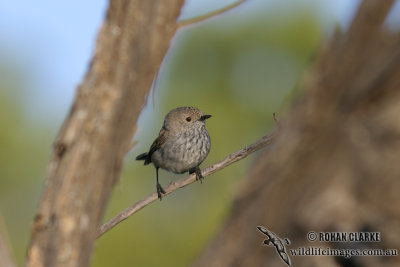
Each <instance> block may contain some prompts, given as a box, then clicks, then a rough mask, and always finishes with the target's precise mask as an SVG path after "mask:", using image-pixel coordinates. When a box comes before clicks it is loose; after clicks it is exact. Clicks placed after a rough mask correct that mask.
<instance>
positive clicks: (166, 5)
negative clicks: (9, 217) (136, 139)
mask: <svg viewBox="0 0 400 267" xmlns="http://www.w3.org/2000/svg"><path fill="white" fill-rule="evenodd" d="M182 4H183V0H171V1H162V0H151V1H141V0H129V1H127V0H111V1H110V4H109V7H108V11H107V16H106V20H105V22H104V24H103V26H102V28H101V30H100V33H99V36H98V40H97V46H96V51H95V54H94V57H93V59H92V61H91V64H90V69H89V71H88V73H87V75H86V77H85V78H84V80H83V82H82V84H81V85H80V86H79V87H78V90H77V94H76V97H75V100H74V103H73V105H72V108H71V110H70V112H69V114H68V116H67V118H66V120H65V122H64V124H63V126H62V128H61V130H60V132H59V134H58V137H57V138H56V141H55V144H54V151H53V154H52V156H51V159H50V162H49V164H48V175H47V180H46V184H45V188H44V193H43V196H42V199H41V202H40V205H39V208H38V212H37V215H36V217H35V220H34V224H33V228H32V238H31V242H30V246H29V249H28V252H27V261H26V266H30V267H33V266H35V267H38V266H52V267H53V266H88V265H89V262H90V255H91V252H92V248H93V244H94V242H95V240H96V234H97V229H98V226H99V223H100V219H101V216H102V214H103V211H104V209H105V206H106V203H107V201H108V199H109V196H110V192H111V189H112V187H113V185H114V184H115V183H116V182H117V180H118V177H119V174H120V172H121V166H122V162H123V158H124V156H125V154H126V152H127V149H128V147H129V143H130V140H131V138H132V136H133V133H134V131H135V125H136V120H137V117H138V115H139V113H140V111H141V109H142V106H143V105H144V102H145V99H146V95H147V93H148V91H149V89H150V87H151V83H152V80H153V77H154V75H155V73H156V70H157V69H158V67H159V66H160V63H161V61H162V58H163V57H164V55H165V53H166V51H167V48H168V47H169V42H170V40H171V38H172V36H173V34H174V32H175V30H176V19H177V17H178V15H179V12H180V8H181V5H182Z"/></svg>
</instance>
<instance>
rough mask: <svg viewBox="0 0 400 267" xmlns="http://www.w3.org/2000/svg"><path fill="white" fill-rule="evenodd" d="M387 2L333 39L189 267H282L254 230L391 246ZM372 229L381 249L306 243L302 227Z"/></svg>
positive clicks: (394, 125)
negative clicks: (222, 220)
mask: <svg viewBox="0 0 400 267" xmlns="http://www.w3.org/2000/svg"><path fill="white" fill-rule="evenodd" d="M392 3H393V1H380V0H368V1H363V2H362V5H361V6H360V9H359V11H358V13H357V15H356V18H355V19H354V21H353V23H352V25H351V27H350V29H349V30H348V31H347V32H346V33H345V34H340V33H336V34H335V35H334V37H333V39H332V41H331V42H330V43H329V44H328V45H327V47H326V48H325V49H324V50H323V51H322V52H321V55H320V56H319V59H318V60H317V63H316V64H315V69H314V71H313V72H312V74H311V75H310V76H309V78H308V79H307V81H306V80H305V81H304V83H303V85H304V86H303V87H304V95H303V96H302V97H300V99H298V100H297V101H296V103H295V104H294V105H293V107H292V108H291V110H290V111H289V112H288V114H286V116H283V117H282V119H281V132H280V134H279V135H278V137H277V143H276V145H275V146H274V147H272V148H271V149H269V150H268V151H265V152H263V153H262V154H260V155H259V157H258V159H257V161H256V162H255V163H254V165H253V166H252V171H251V173H250V174H249V178H248V179H247V180H246V182H245V183H244V185H243V186H241V187H240V191H239V192H238V194H237V196H236V198H235V201H234V204H233V208H232V211H231V215H230V216H229V218H228V219H227V221H226V222H225V223H224V225H223V227H222V229H221V231H220V232H219V233H218V235H217V236H216V237H215V239H214V240H213V241H212V242H211V244H210V245H209V246H208V247H207V248H206V249H205V251H204V253H202V254H201V255H200V256H199V258H198V259H197V261H196V262H195V266H284V265H285V263H283V262H282V261H281V259H280V258H279V256H278V254H277V253H276V251H275V249H274V248H268V247H265V246H262V245H261V243H262V241H263V240H264V239H266V237H265V236H263V235H262V234H261V233H260V232H259V231H258V230H257V229H256V226H257V225H262V226H265V227H267V228H268V229H270V230H271V231H273V232H275V233H276V234H278V236H280V237H282V238H283V237H288V238H289V239H290V240H291V242H292V244H291V245H290V246H289V247H288V249H290V248H292V249H293V248H298V247H300V246H306V247H308V246H316V247H319V246H321V247H328V246H329V247H331V248H349V246H352V248H363V247H365V248H380V249H387V248H395V249H399V247H400V238H399V236H400V229H399V222H400V194H399V188H400V179H399V177H400V164H399V159H400V124H399V118H400V90H399V88H400V35H399V33H398V32H396V33H394V32H388V31H387V30H386V29H385V28H384V27H383V22H384V20H385V17H386V15H387V13H388V11H389V10H390V7H391V5H392ZM311 230H312V231H316V232H319V231H347V232H353V231H377V232H381V236H382V238H381V239H382V241H381V242H380V243H347V244H346V243H318V242H316V243H310V242H308V241H307V240H306V234H307V232H308V231H311ZM291 260H292V264H293V266H398V265H399V261H400V258H399V257H371V256H370V257H353V258H351V259H348V260H345V259H344V258H343V257H292V258H291Z"/></svg>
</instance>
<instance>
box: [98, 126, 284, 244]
mask: <svg viewBox="0 0 400 267" xmlns="http://www.w3.org/2000/svg"><path fill="white" fill-rule="evenodd" d="M275 136H276V134H275V132H273V133H271V134H268V135H265V136H263V137H262V138H260V139H259V140H258V141H256V142H254V143H253V144H251V145H249V146H247V147H245V148H242V149H240V150H238V151H236V152H234V153H232V154H230V155H228V156H227V157H226V158H224V159H223V160H221V161H219V162H217V163H214V164H213V165H211V166H210V167H208V168H206V169H204V170H203V171H202V175H203V176H204V177H206V176H209V175H211V174H213V173H214V172H216V171H219V170H221V169H223V168H225V167H227V166H229V165H231V164H232V163H235V162H236V161H239V160H241V159H243V158H245V157H247V156H248V155H250V154H251V153H253V152H255V151H257V150H259V149H261V148H263V147H265V146H267V145H269V144H271V143H272V142H273V141H274V140H275ZM195 181H196V175H195V174H192V175H189V176H188V177H186V178H182V179H180V180H178V181H176V182H173V183H170V184H169V185H168V186H167V187H164V189H165V192H166V193H165V195H169V194H171V193H172V192H174V191H176V190H178V189H179V188H182V187H185V186H187V185H189V184H191V183H194V182H195ZM157 199H158V197H157V193H152V194H150V195H148V196H147V197H145V198H143V199H141V200H139V201H138V202H136V203H135V204H133V205H132V206H130V207H128V208H126V209H125V210H123V211H121V212H120V213H119V214H118V215H117V216H115V217H114V218H112V219H111V220H109V221H108V222H106V223H104V224H103V225H102V226H100V228H99V230H98V233H97V238H99V237H100V236H102V235H103V234H104V233H105V232H107V231H109V230H110V229H111V228H113V227H114V226H116V225H117V224H119V223H120V222H122V221H123V220H126V219H127V218H128V217H129V216H131V215H133V214H134V213H136V212H138V211H139V210H141V209H143V208H144V207H146V206H147V205H149V204H150V203H152V202H154V201H156V200H157Z"/></svg>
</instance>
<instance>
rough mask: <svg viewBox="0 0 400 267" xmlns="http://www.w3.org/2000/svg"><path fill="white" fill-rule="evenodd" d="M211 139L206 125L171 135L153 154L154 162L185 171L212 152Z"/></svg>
mask: <svg viewBox="0 0 400 267" xmlns="http://www.w3.org/2000/svg"><path fill="white" fill-rule="evenodd" d="M210 146H211V140H210V136H209V134H208V132H207V130H206V129H205V127H202V128H199V129H194V130H192V131H186V132H183V133H180V134H176V135H170V136H169V138H168V140H167V141H166V142H165V143H164V145H163V146H162V147H161V148H160V149H158V150H157V151H156V152H154V153H153V155H152V161H153V163H154V164H155V165H156V166H158V167H161V168H163V169H166V170H169V171H172V172H175V173H184V172H187V171H188V170H189V169H191V168H194V167H196V166H198V165H200V164H201V163H202V162H203V161H204V159H205V158H206V157H207V155H208V153H209V152H210Z"/></svg>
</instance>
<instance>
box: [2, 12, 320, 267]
mask: <svg viewBox="0 0 400 267" xmlns="http://www.w3.org/2000/svg"><path fill="white" fill-rule="evenodd" d="M313 12H315V11H314V10H313V9H312V8H307V7H305V8H304V9H298V10H297V11H296V12H288V13H285V11H284V10H281V12H276V11H275V10H270V9H267V8H266V7H264V6H263V5H260V6H259V7H258V8H257V10H254V9H253V10H252V11H251V12H250V11H249V12H244V11H241V7H239V8H237V9H235V10H234V11H231V12H229V13H227V14H225V15H223V16H219V17H218V18H214V19H211V20H208V21H206V22H204V23H201V24H197V25H193V26H189V27H186V28H183V29H180V30H179V31H178V33H177V35H176V36H175V38H174V40H173V43H172V46H171V49H170V51H169V52H168V54H167V56H166V58H165V60H164V63H163V68H162V70H161V71H160V73H159V75H158V79H157V82H156V83H155V84H154V88H153V90H152V93H151V95H149V103H148V105H147V107H146V108H145V109H144V111H143V113H142V115H141V117H140V120H139V123H138V133H137V134H136V136H135V139H136V140H138V142H139V143H138V145H137V146H136V147H135V148H134V149H133V151H132V152H131V153H130V154H129V155H128V156H127V158H126V163H125V168H124V172H123V175H122V178H121V180H120V183H119V184H118V185H117V186H116V188H115V189H114V193H113V196H112V199H111V202H110V204H109V205H108V208H107V211H106V213H105V216H104V220H107V219H109V218H111V217H112V216H114V215H115V214H116V213H118V212H119V211H120V210H122V209H124V208H126V207H127V206H129V205H131V204H133V203H134V202H136V201H137V200H139V199H141V198H142V197H144V196H146V195H147V194H149V193H151V192H153V191H154V190H155V170H154V168H153V167H149V166H146V167H144V166H143V165H142V163H140V162H136V161H135V160H134V157H135V156H136V155H137V154H138V153H140V152H143V151H146V150H147V149H148V147H149V146H150V144H151V142H152V141H153V139H154V138H155V137H156V136H157V134H158V131H159V129H160V127H161V124H162V120H163V117H164V115H165V114H166V113H167V112H168V111H169V110H170V109H172V108H175V107H178V106H190V105H193V106H196V107H199V108H200V109H201V110H202V111H203V112H204V113H207V114H212V115H213V117H212V119H210V120H208V121H207V129H208V130H209V133H210V135H211V139H212V148H211V153H210V155H209V157H208V158H207V159H206V161H205V162H204V163H203V164H202V166H201V167H205V166H207V165H209V164H211V163H213V162H215V161H217V160H219V159H221V158H223V157H225V156H226V155H228V154H229V153H231V152H233V151H235V150H237V149H239V148H241V147H243V146H245V145H248V144H250V143H251V142H253V141H255V140H256V139H258V138H259V137H261V136H263V135H265V134H266V133H267V131H268V129H269V128H270V127H271V125H272V122H273V119H272V113H273V112H278V114H279V112H282V102H283V101H284V99H285V98H290V94H291V93H292V92H293V89H294V87H295V85H296V83H297V82H298V80H299V78H300V76H301V74H302V71H303V70H304V68H305V67H306V65H307V64H308V63H309V59H310V57H311V55H312V53H313V52H314V51H315V49H316V47H317V46H318V45H319V43H320V41H321V38H322V37H321V36H322V30H321V28H320V26H319V23H318V21H317V20H316V19H315V16H314V13H313ZM0 64H4V63H0ZM7 66H8V65H7ZM14 73H18V70H16V71H14ZM19 75H20V77H22V78H17V79H15V81H23V80H24V79H23V76H24V75H25V74H24V73H19ZM11 84H12V85H10V84H9V83H5V82H4V81H0V86H2V87H3V88H5V87H7V88H5V90H3V88H2V90H0V97H1V98H0V109H1V111H2V112H0V119H1V123H2V127H1V131H0V145H1V151H0V175H1V180H0V212H1V214H2V215H3V217H4V220H5V224H6V227H7V230H8V232H9V236H10V239H11V241H12V245H13V249H14V254H15V256H16V257H17V259H18V262H19V263H22V262H23V259H24V253H25V249H26V243H27V240H28V235H29V227H30V224H31V220H32V218H33V215H34V211H35V209H36V206H37V203H38V201H39V198H40V190H41V189H42V185H43V181H44V177H45V169H46V161H47V159H48V156H49V151H50V148H51V143H52V139H53V138H54V136H55V131H56V127H55V126H54V125H48V124H47V125H42V123H41V122H40V121H31V120H30V118H29V116H28V115H27V114H24V112H23V109H22V108H21V106H22V105H24V101H29V100H21V98H20V97H18V96H19V93H16V92H26V90H27V89H26V88H28V85H27V84H19V83H18V82H15V83H11ZM14 87H15V88H14ZM24 88H25V89H24ZM24 90H25V91H24ZM249 163H251V157H250V158H249V159H246V160H243V161H240V162H239V163H236V164H235V165H233V166H230V167H228V168H226V169H224V170H222V171H220V172H217V173H215V174H213V175H212V176H210V177H207V178H206V179H205V181H204V183H203V184H200V183H196V184H193V185H191V186H189V187H186V188H185V189H183V190H178V191H177V192H176V193H174V194H172V195H170V196H167V197H165V198H164V199H163V201H162V202H156V203H153V204H151V205H150V206H148V207H147V208H145V209H144V210H142V211H140V212H139V213H137V214H135V215H134V216H133V217H131V218H129V219H128V220H126V221H125V222H124V223H122V224H120V225H118V226H117V227H115V228H114V229H113V230H111V231H110V232H109V233H106V234H105V235H104V236H103V237H101V238H100V239H99V240H98V242H97V243H96V247H95V253H94V256H93V266H98V267H102V266H161V265H162V266H186V265H188V264H189V263H190V262H191V261H192V260H193V259H194V258H195V257H196V255H197V254H198V253H199V251H201V249H202V248H203V247H204V246H205V245H206V244H207V242H208V241H210V239H211V238H212V236H213V234H214V233H216V231H218V229H219V227H220V225H221V222H222V221H223V220H224V218H226V216H227V215H228V214H229V208H230V203H231V200H232V198H233V196H234V194H235V191H237V190H240V189H239V188H238V185H239V181H240V179H242V178H244V177H245V176H246V171H247V169H248V168H249V166H250V164H249ZM160 176H161V178H160V179H161V184H162V185H166V184H167V183H169V182H170V181H172V180H174V179H179V178H182V177H184V176H183V175H176V174H171V173H167V172H165V171H160ZM249 227H253V226H249Z"/></svg>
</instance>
